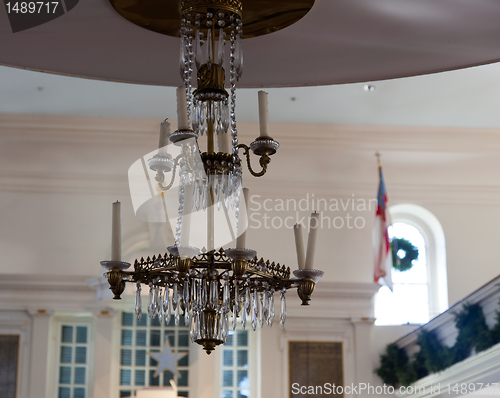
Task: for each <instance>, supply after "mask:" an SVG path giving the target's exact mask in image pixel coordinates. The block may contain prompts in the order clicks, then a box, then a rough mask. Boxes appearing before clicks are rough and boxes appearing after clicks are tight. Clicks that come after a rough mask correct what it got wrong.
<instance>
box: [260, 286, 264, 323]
mask: <svg viewBox="0 0 500 398" xmlns="http://www.w3.org/2000/svg"><path fill="white" fill-rule="evenodd" d="M259 302H260V305H259V323H260V327H263V326H264V294H263V293H262V292H260V293H259Z"/></svg>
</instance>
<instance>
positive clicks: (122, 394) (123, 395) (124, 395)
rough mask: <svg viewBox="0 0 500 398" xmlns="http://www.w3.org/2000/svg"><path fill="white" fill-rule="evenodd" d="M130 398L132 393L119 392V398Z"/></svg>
mask: <svg viewBox="0 0 500 398" xmlns="http://www.w3.org/2000/svg"><path fill="white" fill-rule="evenodd" d="M131 396H132V391H120V398H127V397H131Z"/></svg>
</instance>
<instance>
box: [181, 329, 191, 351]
mask: <svg viewBox="0 0 500 398" xmlns="http://www.w3.org/2000/svg"><path fill="white" fill-rule="evenodd" d="M188 345H189V333H188V331H187V330H186V331H182V330H179V347H187V346H188Z"/></svg>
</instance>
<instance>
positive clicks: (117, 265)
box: [101, 261, 130, 271]
mask: <svg viewBox="0 0 500 398" xmlns="http://www.w3.org/2000/svg"><path fill="white" fill-rule="evenodd" d="M101 265H102V266H103V268H106V269H107V270H108V271H111V270H118V271H125V270H126V269H127V268H128V267H130V263H126V262H125V261H101Z"/></svg>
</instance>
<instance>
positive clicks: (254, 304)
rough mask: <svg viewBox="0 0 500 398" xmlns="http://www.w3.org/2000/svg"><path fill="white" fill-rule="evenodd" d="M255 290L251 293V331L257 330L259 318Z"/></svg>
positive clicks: (257, 299)
mask: <svg viewBox="0 0 500 398" xmlns="http://www.w3.org/2000/svg"><path fill="white" fill-rule="evenodd" d="M257 294H258V293H257V289H255V290H254V291H253V297H252V307H253V310H252V329H253V330H254V331H255V329H256V328H257V317H258V316H259V298H258V296H257Z"/></svg>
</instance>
